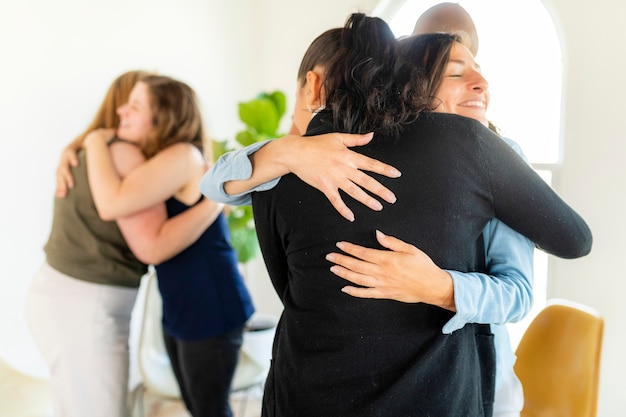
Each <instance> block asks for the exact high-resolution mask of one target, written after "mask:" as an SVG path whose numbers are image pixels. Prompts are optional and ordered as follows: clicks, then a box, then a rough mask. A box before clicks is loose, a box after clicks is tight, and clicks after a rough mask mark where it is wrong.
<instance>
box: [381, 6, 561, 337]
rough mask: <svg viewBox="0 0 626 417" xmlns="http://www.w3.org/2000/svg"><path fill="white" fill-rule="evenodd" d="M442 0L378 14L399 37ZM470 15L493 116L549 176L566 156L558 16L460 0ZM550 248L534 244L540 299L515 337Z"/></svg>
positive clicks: (543, 280)
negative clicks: (531, 304) (562, 139)
mask: <svg viewBox="0 0 626 417" xmlns="http://www.w3.org/2000/svg"><path fill="white" fill-rule="evenodd" d="M438 3H441V0H387V1H384V0H383V1H381V2H380V4H379V6H378V7H377V8H376V9H375V10H374V13H373V14H375V15H378V16H380V17H382V18H383V19H384V20H385V21H386V22H388V23H389V25H390V27H391V29H392V30H393V32H394V34H395V35H396V37H402V36H406V35H410V34H411V33H412V32H413V27H414V25H415V21H416V20H417V18H418V17H419V16H420V15H421V14H422V13H423V12H424V11H425V10H426V9H428V8H430V7H431V6H433V5H435V4H438ZM455 3H458V4H460V5H461V6H462V7H463V8H465V9H466V10H467V11H468V13H469V14H470V15H471V16H472V19H473V20H474V24H475V25H476V28H477V31H478V37H479V48H478V54H477V55H476V60H477V62H478V63H479V64H480V66H481V68H482V72H483V74H484V75H485V78H486V79H487V80H488V81H489V85H490V87H489V89H490V91H491V103H490V105H489V113H488V115H489V118H490V119H491V120H492V121H493V122H494V123H495V124H496V125H497V126H498V127H500V128H501V129H502V132H503V134H504V135H505V136H507V137H509V138H511V139H513V140H514V141H516V142H517V143H518V144H519V145H520V146H521V147H522V149H523V151H524V153H525V154H526V156H527V157H528V159H529V160H530V162H531V163H532V164H533V166H534V167H535V168H536V169H537V170H538V172H539V173H540V174H541V175H542V177H543V178H544V179H545V180H546V182H548V183H550V182H551V179H552V174H553V173H554V170H555V169H556V166H557V163H558V162H559V158H560V155H561V154H560V122H561V117H560V116H561V86H562V74H563V68H562V54H561V47H560V42H559V39H558V36H557V33H556V28H555V26H554V22H553V21H552V19H551V17H550V15H549V14H548V12H547V10H546V9H545V7H544V5H543V3H542V2H541V0H457V1H455ZM547 273H548V256H547V255H546V254H545V253H543V252H540V251H535V282H534V291H535V305H534V308H533V311H532V312H531V313H530V314H529V315H528V317H527V319H525V320H524V321H523V322H521V323H518V324H514V325H510V326H509V327H510V332H511V339H512V340H511V341H512V343H513V346H516V345H517V342H518V341H519V338H520V337H521V334H522V333H523V331H524V329H525V328H526V326H527V325H528V323H529V322H530V320H531V319H532V318H533V317H534V316H535V314H536V313H537V312H538V311H539V310H540V309H541V308H543V306H544V305H545V300H546V286H547Z"/></svg>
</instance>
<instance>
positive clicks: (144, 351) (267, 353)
mask: <svg viewBox="0 0 626 417" xmlns="http://www.w3.org/2000/svg"><path fill="white" fill-rule="evenodd" d="M156 280H157V277H156V273H154V272H151V273H149V274H148V276H147V277H146V278H145V286H146V288H145V297H144V304H143V317H142V325H141V332H140V335H139V346H138V356H139V357H138V360H137V363H138V367H139V373H140V375H141V383H140V384H139V385H138V386H137V388H136V389H135V390H133V392H132V394H131V406H132V407H133V408H137V410H138V416H139V417H143V416H144V409H143V396H144V394H145V392H146V391H150V392H151V393H152V394H155V395H157V396H160V397H165V398H176V399H178V398H180V389H179V387H178V383H177V382H176V377H175V376H174V372H173V371H172V367H171V364H170V360H169V357H168V355H167V351H166V349H165V343H164V342H163V330H162V327H161V317H162V301H161V294H160V293H159V289H158V286H157V281H156ZM277 324H278V319H277V318H276V317H275V316H272V315H262V314H255V315H254V316H253V317H252V318H251V319H250V320H249V322H248V323H247V326H246V330H245V332H244V335H243V345H242V347H241V357H240V358H239V363H238V365H237V369H236V370H235V376H234V377H233V383H232V388H231V392H238V391H249V390H250V389H251V388H254V387H260V386H262V385H263V383H264V382H265V378H266V376H267V372H268V370H269V366H270V359H271V355H272V343H273V341H274V333H275V331H276V325H277ZM246 394H247V393H246ZM246 402H247V395H246V396H245V397H244V401H242V403H241V410H240V415H242V416H243V414H244V413H245V406H246Z"/></svg>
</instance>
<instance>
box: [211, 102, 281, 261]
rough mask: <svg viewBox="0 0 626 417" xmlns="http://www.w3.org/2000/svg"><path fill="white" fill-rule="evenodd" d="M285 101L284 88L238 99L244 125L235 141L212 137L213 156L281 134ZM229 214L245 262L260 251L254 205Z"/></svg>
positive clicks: (232, 208)
mask: <svg viewBox="0 0 626 417" xmlns="http://www.w3.org/2000/svg"><path fill="white" fill-rule="evenodd" d="M286 104H287V100H286V98H285V94H284V93H283V92H281V91H274V92H271V93H265V92H264V93H261V94H259V95H258V96H256V97H255V98H253V99H252V100H250V101H247V102H242V103H239V118H240V119H241V121H242V122H243V124H244V125H245V128H244V129H243V130H241V131H239V132H238V133H237V134H236V136H235V140H234V141H232V140H224V141H221V142H220V141H213V155H214V158H215V159H217V158H219V157H220V156H221V155H222V154H224V153H225V152H228V151H232V150H236V149H239V148H242V147H245V146H248V145H251V144H253V143H256V142H259V141H263V140H266V139H274V138H277V137H279V136H282V134H280V133H278V130H279V128H280V121H281V119H282V117H283V115H284V114H285V110H286ZM227 218H228V226H229V229H230V236H231V242H232V245H233V247H234V248H235V250H236V251H237V254H238V258H239V262H241V263H242V264H245V263H246V262H248V261H249V260H251V259H253V258H254V257H255V256H257V255H258V253H259V242H258V240H257V236H256V229H255V226H254V218H253V215H252V207H251V206H230V207H229V208H228V217H227Z"/></svg>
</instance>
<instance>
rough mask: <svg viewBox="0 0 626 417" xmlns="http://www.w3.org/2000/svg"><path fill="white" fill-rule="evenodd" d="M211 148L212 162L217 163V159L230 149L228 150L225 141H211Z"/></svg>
mask: <svg viewBox="0 0 626 417" xmlns="http://www.w3.org/2000/svg"><path fill="white" fill-rule="evenodd" d="M211 147H212V149H213V161H217V158H219V157H220V156H222V155H223V154H225V153H226V152H228V151H230V149H229V148H228V141H227V140H223V141H216V140H212V141H211Z"/></svg>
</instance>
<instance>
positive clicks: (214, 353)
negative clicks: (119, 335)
mask: <svg viewBox="0 0 626 417" xmlns="http://www.w3.org/2000/svg"><path fill="white" fill-rule="evenodd" d="M163 337H164V339H165V347H166V349H167V353H168V355H169V357H170V361H171V362H172V368H173V370H174V374H175V375H176V380H177V381H178V385H179V387H180V392H181V395H182V397H183V401H184V402H185V406H186V407H187V409H188V410H189V412H190V413H191V415H192V416H193V417H232V411H231V409H230V405H229V402H228V398H229V394H230V385H231V382H232V379H233V375H234V374H235V368H236V367H237V362H238V360H239V351H240V349H241V344H242V341H243V327H239V328H237V329H235V330H233V331H231V332H229V333H226V334H224V335H222V336H219V337H215V338H211V339H205V340H198V341H195V340H194V341H185V340H179V339H176V338H174V337H172V336H170V335H168V334H167V333H166V332H165V331H164V332H163Z"/></svg>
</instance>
